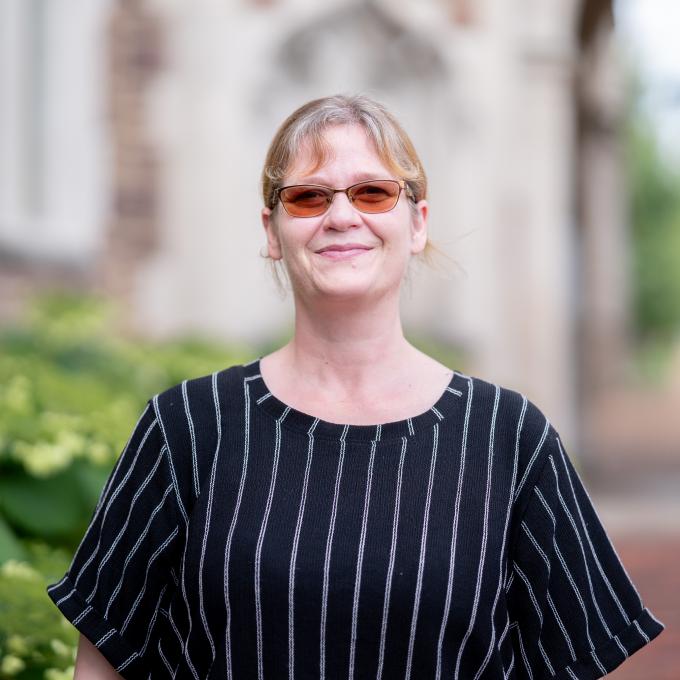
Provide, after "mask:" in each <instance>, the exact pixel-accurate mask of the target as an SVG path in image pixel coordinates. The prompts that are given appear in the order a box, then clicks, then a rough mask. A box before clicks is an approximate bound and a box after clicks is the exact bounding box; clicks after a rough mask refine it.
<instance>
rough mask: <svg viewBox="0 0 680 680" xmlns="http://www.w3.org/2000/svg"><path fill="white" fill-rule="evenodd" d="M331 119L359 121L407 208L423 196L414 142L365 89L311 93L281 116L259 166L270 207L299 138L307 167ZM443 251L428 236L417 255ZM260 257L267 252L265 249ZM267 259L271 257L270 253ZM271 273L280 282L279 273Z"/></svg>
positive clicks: (326, 152)
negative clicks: (307, 151)
mask: <svg viewBox="0 0 680 680" xmlns="http://www.w3.org/2000/svg"><path fill="white" fill-rule="evenodd" d="M335 125H361V126H362V127H363V128H364V130H365V132H366V134H367V136H368V138H369V139H370V140H371V142H373V144H374V145H375V148H376V151H377V153H378V156H379V158H380V160H381V161H382V162H383V164H384V165H385V167H387V168H388V169H389V170H390V171H391V172H392V173H394V174H395V175H396V176H397V177H401V178H402V179H403V180H404V181H405V183H406V194H407V196H408V197H409V198H410V199H411V201H409V204H410V206H411V209H412V212H413V213H414V214H417V207H416V205H415V204H416V203H417V202H418V201H421V200H423V199H425V198H427V176H426V174H425V169H424V168H423V164H422V163H421V161H420V158H419V157H418V154H417V153H416V150H415V147H414V146H413V142H412V141H411V139H410V138H409V136H408V135H407V134H406V131H405V130H404V128H402V126H401V125H400V124H399V122H398V121H397V119H396V118H395V117H394V116H393V115H392V114H391V113H390V112H389V111H388V110H387V109H386V108H385V107H384V106H383V105H382V104H380V103H379V102H377V101H375V100H373V99H371V98H370V97H367V96H366V95H361V94H356V95H341V94H339V95H333V96H330V97H321V98H319V99H313V100H312V101H310V102H307V103H306V104H303V105H302V106H300V107H299V108H298V109H296V110H295V111H293V113H291V114H290V115H289V116H288V118H286V120H284V121H283V123H282V124H281V126H280V127H279V129H278V130H277V131H276V134H275V135H274V138H273V139H272V142H271V144H270V145H269V149H268V151H267V156H266V158H265V162H264V168H263V170H262V178H261V180H262V200H263V202H264V205H265V206H266V207H268V208H270V209H272V210H273V209H274V208H275V207H276V205H277V200H276V192H277V190H278V189H280V188H281V186H282V182H283V180H284V178H285V177H286V176H287V174H288V173H289V172H290V170H291V169H292V166H293V164H294V163H295V161H296V159H297V155H298V153H299V151H300V148H301V147H302V145H303V144H308V145H309V146H310V148H311V152H312V153H311V157H312V159H313V160H312V166H311V167H310V168H307V169H306V170H307V173H312V172H314V171H316V170H317V169H318V168H320V167H322V166H323V165H324V164H325V163H326V162H327V160H328V159H329V156H330V148H329V146H328V143H327V142H326V139H325V136H324V132H325V131H326V129H327V128H329V127H331V126H335ZM435 253H437V254H440V255H444V257H447V256H446V255H445V254H444V253H442V251H440V250H439V248H437V247H436V246H435V245H434V244H433V243H432V242H431V241H430V239H429V237H428V240H427V243H426V244H425V249H424V250H423V252H422V253H421V257H422V258H423V259H424V260H425V262H426V263H427V264H431V258H432V255H433V254H435ZM263 257H267V258H269V256H268V255H266V254H265V255H263ZM269 259H271V258H269ZM273 273H274V276H275V278H276V281H277V284H278V285H279V287H280V288H281V287H282V286H281V281H280V278H279V273H278V271H277V270H276V268H275V267H274V272H273Z"/></svg>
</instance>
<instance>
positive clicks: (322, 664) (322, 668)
mask: <svg viewBox="0 0 680 680" xmlns="http://www.w3.org/2000/svg"><path fill="white" fill-rule="evenodd" d="M348 429H349V425H345V427H344V428H343V430H342V434H341V435H340V457H339V459H338V471H337V473H336V476H335V491H334V493H333V509H332V511H331V521H330V526H329V527H328V538H327V539H326V555H325V559H324V565H323V593H322V598H321V638H320V659H319V678H320V680H324V678H325V677H326V616H327V607H328V578H329V571H330V565H331V550H332V547H333V532H334V530H335V517H336V515H337V512H338V496H339V495H340V481H341V479H342V464H343V461H344V459H345V437H346V436H347V430H348Z"/></svg>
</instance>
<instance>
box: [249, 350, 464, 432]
mask: <svg viewBox="0 0 680 680" xmlns="http://www.w3.org/2000/svg"><path fill="white" fill-rule="evenodd" d="M261 358H262V357H258V358H257V359H255V360H254V361H252V362H250V363H248V364H244V365H243V366H242V368H243V372H244V385H247V386H248V390H247V395H248V397H249V398H250V400H251V402H252V404H253V406H255V407H256V408H258V409H260V410H262V411H263V412H265V413H267V414H268V415H269V416H271V417H273V418H274V419H276V420H279V421H280V422H281V426H282V427H284V428H286V429H292V430H297V431H299V432H302V433H306V434H309V435H312V436H314V437H326V438H329V439H338V440H360V441H374V440H377V441H384V440H386V439H395V438H400V437H413V436H415V435H416V434H418V433H422V432H423V431H425V430H429V429H431V427H432V426H433V425H435V424H437V423H441V422H442V421H444V420H445V419H446V418H450V417H452V416H453V415H454V413H455V412H456V410H457V409H458V408H459V404H460V402H461V398H462V396H463V394H464V391H465V389H466V387H467V381H466V380H465V379H464V376H463V375H462V374H461V373H459V372H458V371H455V370H454V371H453V375H452V376H451V380H450V381H449V384H448V385H447V386H446V387H445V388H444V390H443V392H442V393H441V394H440V395H439V398H438V399H437V400H436V401H435V403H434V404H433V405H432V406H430V408H428V409H427V410H425V411H423V412H421V413H418V414H416V415H414V416H411V417H410V418H403V419H401V420H393V421H390V422H387V423H376V424H373V425H353V424H350V423H333V422H330V421H328V420H323V419H321V418H318V417H316V416H313V415H311V414H309V413H305V412H303V411H300V410H298V409H296V408H293V407H292V406H290V405H289V404H286V403H284V402H283V401H281V400H280V399H279V398H278V397H276V396H275V395H274V394H273V393H272V392H271V391H270V390H269V387H268V386H267V384H266V383H265V381H264V378H263V377H262V373H261V371H260V359H261Z"/></svg>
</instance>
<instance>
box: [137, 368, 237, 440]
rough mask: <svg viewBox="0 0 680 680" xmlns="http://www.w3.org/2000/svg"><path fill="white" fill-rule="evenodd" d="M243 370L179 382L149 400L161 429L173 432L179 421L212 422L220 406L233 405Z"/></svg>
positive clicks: (234, 369) (228, 370)
mask: <svg viewBox="0 0 680 680" xmlns="http://www.w3.org/2000/svg"><path fill="white" fill-rule="evenodd" d="M243 370H244V369H243V366H242V365H233V366H229V367H227V368H223V369H219V370H216V371H213V372H212V373H208V374H206V375H201V376H197V377H193V378H187V379H185V380H182V381H181V382H179V383H176V384H175V385H172V386H171V387H168V388H167V389H165V390H163V391H162V392H159V393H157V394H155V395H153V396H152V397H151V398H150V399H149V403H150V405H151V408H152V409H153V412H154V415H155V416H156V418H157V419H158V420H159V422H160V424H161V427H162V428H163V429H165V430H166V432H167V430H168V429H174V428H176V427H177V426H179V425H181V423H182V421H192V422H194V423H196V422H198V421H203V420H205V419H206V418H213V419H214V416H215V413H216V412H219V410H220V409H221V407H222V406H223V405H224V404H227V403H230V402H232V401H233V399H234V397H235V396H236V394H237V390H238V385H239V384H240V383H241V382H242V379H243Z"/></svg>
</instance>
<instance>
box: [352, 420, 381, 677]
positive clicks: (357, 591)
mask: <svg viewBox="0 0 680 680" xmlns="http://www.w3.org/2000/svg"><path fill="white" fill-rule="evenodd" d="M376 434H378V433H377V432H376ZM376 446H377V440H375V439H374V440H373V441H372V442H371V455H370V458H369V460H368V471H367V473H366V490H365V491H364V510H363V513H362V517H361V533H360V535H359V552H358V554H357V566H356V573H355V577H354V596H353V599H352V634H351V637H350V646H349V678H350V679H351V678H353V677H354V656H355V653H356V638H357V623H358V621H357V619H358V614H359V597H360V595H361V569H362V565H363V561H364V549H365V546H366V525H367V524H368V511H369V509H370V504H371V482H372V480H373V464H374V462H375V449H376Z"/></svg>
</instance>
